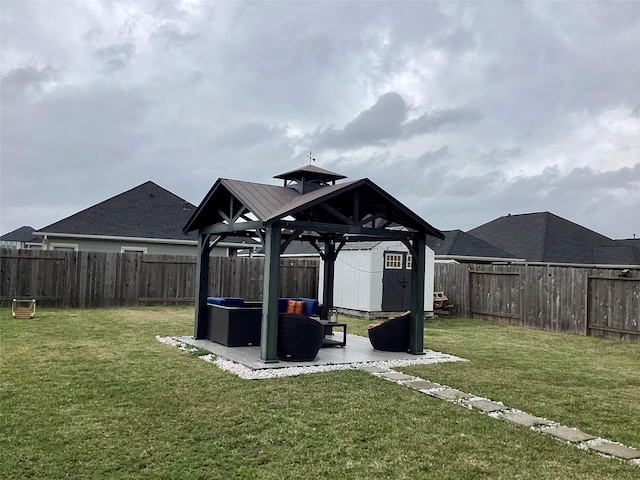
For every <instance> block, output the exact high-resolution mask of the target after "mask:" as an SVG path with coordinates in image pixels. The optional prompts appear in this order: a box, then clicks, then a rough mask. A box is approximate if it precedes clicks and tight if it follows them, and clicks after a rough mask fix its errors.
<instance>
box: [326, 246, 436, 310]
mask: <svg viewBox="0 0 640 480" xmlns="http://www.w3.org/2000/svg"><path fill="white" fill-rule="evenodd" d="M434 259H435V254H434V252H433V250H431V249H430V248H429V247H426V258H425V278H424V284H425V285H424V286H425V289H424V310H425V312H426V313H430V312H433V276H434ZM411 260H412V257H411V253H409V249H408V248H407V247H406V246H405V245H404V244H403V243H402V242H358V243H351V244H346V245H345V246H344V247H343V248H342V250H340V253H339V254H338V256H337V258H336V262H335V283H334V291H333V305H334V307H335V308H336V309H338V310H339V311H342V312H346V313H355V314H358V315H364V316H367V317H375V316H388V315H389V314H391V313H392V312H403V311H406V310H409V308H410V305H409V302H410V291H411V288H410V287H411ZM323 270H324V269H323V267H322V265H321V267H320V282H319V284H320V285H322V284H323V278H322V277H323Z"/></svg>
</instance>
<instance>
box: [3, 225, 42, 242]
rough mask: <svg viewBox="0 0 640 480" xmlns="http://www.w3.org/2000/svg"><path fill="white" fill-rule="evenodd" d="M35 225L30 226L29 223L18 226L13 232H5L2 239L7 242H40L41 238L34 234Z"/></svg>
mask: <svg viewBox="0 0 640 480" xmlns="http://www.w3.org/2000/svg"><path fill="white" fill-rule="evenodd" d="M34 230H35V229H34V228H33V227H29V226H27V225H25V226H23V227H20V228H16V229H15V230H13V231H12V232H9V233H5V234H4V235H2V236H1V237H0V240H4V241H6V242H24V243H38V242H40V239H39V238H38V237H35V236H34V235H33V232H34Z"/></svg>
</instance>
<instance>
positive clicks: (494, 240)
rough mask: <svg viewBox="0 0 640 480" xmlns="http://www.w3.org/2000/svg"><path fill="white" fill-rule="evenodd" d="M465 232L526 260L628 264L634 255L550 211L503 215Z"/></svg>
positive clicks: (613, 242)
mask: <svg viewBox="0 0 640 480" xmlns="http://www.w3.org/2000/svg"><path fill="white" fill-rule="evenodd" d="M467 233H469V234H470V235H473V236H474V237H477V238H479V239H481V240H484V241H485V242H488V243H490V244H493V245H495V246H497V247H498V248H501V249H503V250H505V251H507V252H509V253H511V254H512V255H514V256H516V257H518V258H523V259H525V260H527V261H529V262H544V263H547V262H548V263H578V264H611V265H629V264H630V263H629V262H628V260H629V259H630V258H632V257H634V256H635V253H633V252H632V251H625V250H626V249H624V248H616V247H620V244H618V243H616V241H614V240H612V239H610V238H608V237H605V236H604V235H601V234H599V233H596V232H594V231H593V230H589V229H588V228H585V227H582V226H580V225H578V224H576V223H573V222H571V221H569V220H566V219H564V218H562V217H559V216H557V215H554V214H552V213H549V212H537V213H527V214H522V215H507V216H503V217H500V218H497V219H495V220H492V221H491V222H488V223H485V224H484V225H481V226H479V227H476V228H474V229H472V230H469V231H468V232H467ZM632 264H635V263H632Z"/></svg>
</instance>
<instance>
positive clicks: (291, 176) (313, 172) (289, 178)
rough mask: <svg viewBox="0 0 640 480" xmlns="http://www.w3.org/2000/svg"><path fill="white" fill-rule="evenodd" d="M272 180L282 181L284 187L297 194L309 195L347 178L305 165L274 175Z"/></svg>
mask: <svg viewBox="0 0 640 480" xmlns="http://www.w3.org/2000/svg"><path fill="white" fill-rule="evenodd" d="M273 178H280V179H283V180H284V186H285V187H289V188H293V189H294V190H295V191H297V192H298V193H309V192H312V191H313V190H317V189H318V188H321V187H326V186H328V185H335V184H336V180H342V179H343V178H347V177H345V176H344V175H340V174H339V173H334V172H330V171H329V170H325V169H324V168H320V167H316V166H314V165H305V166H304V167H301V168H297V169H296V170H291V171H290V172H286V173H281V174H280V175H275V176H274V177H273Z"/></svg>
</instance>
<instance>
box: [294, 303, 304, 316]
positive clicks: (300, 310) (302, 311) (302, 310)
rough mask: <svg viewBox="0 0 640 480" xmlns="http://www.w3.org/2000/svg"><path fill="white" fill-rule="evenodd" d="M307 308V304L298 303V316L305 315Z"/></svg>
mask: <svg viewBox="0 0 640 480" xmlns="http://www.w3.org/2000/svg"><path fill="white" fill-rule="evenodd" d="M306 306H307V302H302V301H298V302H296V311H295V313H296V315H304V308H305V307H306Z"/></svg>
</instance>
